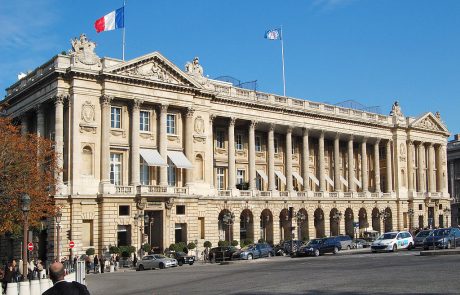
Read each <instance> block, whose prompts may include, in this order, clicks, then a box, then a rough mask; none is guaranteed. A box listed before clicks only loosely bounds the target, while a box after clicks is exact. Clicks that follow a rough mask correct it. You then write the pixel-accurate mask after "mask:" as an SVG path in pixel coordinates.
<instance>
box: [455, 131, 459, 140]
mask: <svg viewBox="0 0 460 295" xmlns="http://www.w3.org/2000/svg"><path fill="white" fill-rule="evenodd" d="M454 140H455V141H459V140H460V134H459V133H457V134H455V135H454Z"/></svg>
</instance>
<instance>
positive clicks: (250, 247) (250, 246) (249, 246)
mask: <svg viewBox="0 0 460 295" xmlns="http://www.w3.org/2000/svg"><path fill="white" fill-rule="evenodd" d="M254 247H255V245H248V246H246V247H243V248H241V250H242V251H247V250H252V249H254Z"/></svg>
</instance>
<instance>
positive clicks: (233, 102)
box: [3, 35, 450, 255]
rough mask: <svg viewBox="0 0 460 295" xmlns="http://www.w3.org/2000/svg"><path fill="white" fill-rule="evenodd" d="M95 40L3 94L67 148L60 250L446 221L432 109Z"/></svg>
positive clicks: (24, 119)
mask: <svg viewBox="0 0 460 295" xmlns="http://www.w3.org/2000/svg"><path fill="white" fill-rule="evenodd" d="M94 48H95V44H94V43H93V42H90V41H88V40H87V39H86V37H85V36H84V35H82V36H81V37H80V38H79V39H75V40H74V41H73V42H72V50H71V53H69V54H68V55H57V56H55V57H53V58H52V59H51V60H49V61H48V62H46V63H45V64H43V65H42V66H40V67H38V68H37V69H35V70H34V71H33V72H31V73H29V74H28V75H27V76H26V77H24V78H22V79H21V80H19V81H18V82H17V83H15V84H14V85H12V86H11V87H9V88H8V89H7V96H6V98H5V100H4V101H3V106H4V107H5V109H6V113H7V115H8V116H11V117H13V118H14V119H15V120H16V122H17V123H18V124H21V126H22V127H21V128H22V131H23V132H24V133H26V132H36V133H38V134H40V135H41V136H45V137H49V138H51V139H54V140H55V141H56V151H57V152H58V153H59V154H61V155H62V157H61V162H60V165H61V166H62V168H63V173H61V174H59V175H58V178H59V185H58V188H57V192H56V195H55V196H54V198H55V200H56V203H57V204H58V205H59V206H61V207H62V213H63V217H62V223H61V226H60V227H61V241H60V242H61V245H62V247H61V249H62V252H63V253H62V255H67V254H69V252H68V249H67V246H66V245H67V244H68V242H69V239H72V240H73V241H75V243H76V247H75V250H74V254H82V253H84V251H85V249H87V248H88V247H95V248H96V251H97V252H99V253H100V252H103V251H106V250H107V249H108V248H109V247H110V246H111V245H125V244H132V245H135V246H137V247H139V245H140V244H141V243H143V242H150V243H151V244H152V245H153V246H156V247H159V248H162V249H163V248H165V247H167V246H169V244H171V243H174V242H179V241H186V242H191V241H195V240H197V241H198V243H199V245H200V246H202V245H203V242H204V241H206V240H209V241H211V242H212V243H213V244H214V245H215V244H217V242H218V241H219V240H229V239H232V240H233V239H235V240H240V241H241V240H244V239H250V240H254V241H257V240H259V239H261V238H262V239H265V240H267V241H270V242H274V243H277V242H279V241H280V240H283V239H289V238H290V237H291V235H294V236H295V237H296V238H297V237H300V238H301V239H304V238H314V237H317V236H324V235H326V236H327V235H337V234H349V235H355V234H360V233H361V232H363V231H365V230H372V229H374V230H376V231H380V232H382V231H389V230H398V229H409V228H415V227H426V226H429V225H431V226H442V225H446V221H445V219H444V218H443V214H444V213H443V212H444V211H443V209H444V208H449V207H450V197H449V194H448V192H447V181H448V180H447V164H446V145H447V138H448V136H449V133H448V130H447V128H446V127H445V125H444V124H443V122H442V121H441V119H440V116H439V115H434V114H432V113H430V112H428V113H425V114H423V115H421V116H419V117H417V118H412V117H406V116H404V115H403V113H402V110H401V107H400V106H399V105H398V103H397V102H396V103H395V104H394V105H393V110H392V112H391V113H390V115H389V116H385V115H380V114H376V113H369V112H364V111H360V110H355V109H348V108H342V107H338V106H334V105H328V104H323V103H318V102H313V101H308V100H303V99H295V98H291V97H284V96H279V95H274V94H268V93H262V92H256V91H250V90H246V89H241V88H236V87H233V86H232V85H231V84H229V83H226V82H221V81H216V80H212V79H208V78H205V76H204V75H203V68H202V67H201V65H200V64H199V61H198V59H197V58H195V59H194V60H193V62H191V63H188V64H187V65H186V67H185V70H181V69H180V68H178V67H177V66H176V65H174V64H172V63H171V62H170V61H169V60H167V59H166V58H165V57H164V56H163V55H161V54H160V53H158V52H153V53H151V54H147V55H144V56H141V57H139V58H136V59H133V60H129V61H122V60H119V59H114V58H102V59H100V58H99V57H98V56H97V55H96V54H95V52H94ZM290 208H292V209H290ZM290 212H291V214H290ZM50 223H51V225H50V227H49V228H48V237H49V241H48V250H49V251H51V252H53V251H54V252H55V251H56V247H55V246H54V245H55V242H56V238H55V237H56V230H57V229H56V226H55V225H54V224H53V223H54V222H53V221H52V220H50ZM292 225H293V226H296V229H294V230H291V226H292Z"/></svg>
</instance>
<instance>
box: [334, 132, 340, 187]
mask: <svg viewBox="0 0 460 295" xmlns="http://www.w3.org/2000/svg"><path fill="white" fill-rule="evenodd" d="M334 190H335V191H336V192H340V191H341V190H342V185H341V182H340V136H339V133H337V134H336V136H335V139H334Z"/></svg>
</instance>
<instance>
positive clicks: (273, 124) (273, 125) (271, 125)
mask: <svg viewBox="0 0 460 295" xmlns="http://www.w3.org/2000/svg"><path fill="white" fill-rule="evenodd" d="M268 129H269V130H270V131H274V130H275V123H270V124H269V125H268Z"/></svg>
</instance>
